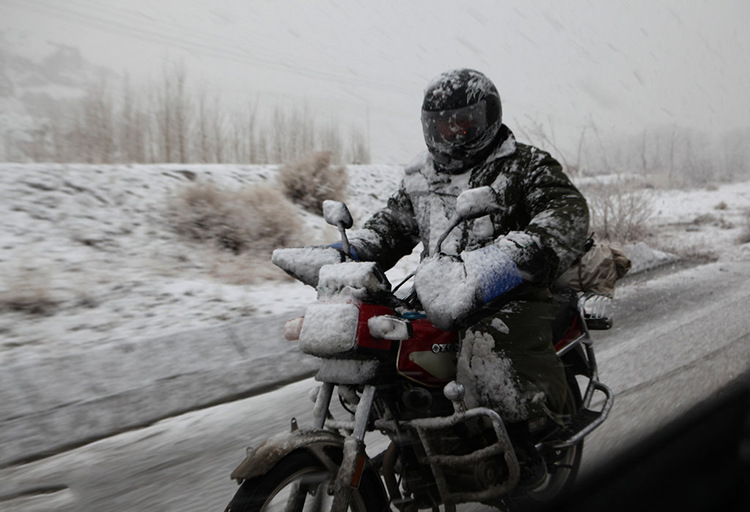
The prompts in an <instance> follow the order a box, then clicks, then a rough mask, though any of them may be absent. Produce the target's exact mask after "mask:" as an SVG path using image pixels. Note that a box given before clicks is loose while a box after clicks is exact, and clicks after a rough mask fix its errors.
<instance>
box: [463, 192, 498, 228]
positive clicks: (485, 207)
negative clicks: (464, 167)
mask: <svg viewBox="0 0 750 512" xmlns="http://www.w3.org/2000/svg"><path fill="white" fill-rule="evenodd" d="M498 211H500V204H499V202H498V200H497V194H496V193H495V191H494V190H492V188H491V187H488V186H485V187H478V188H472V189H470V190H466V191H464V192H461V194H460V195H459V196H458V198H457V199H456V214H457V215H458V217H459V218H460V219H461V220H467V219H476V218H478V217H484V216H485V215H489V214H490V213H495V212H498Z"/></svg>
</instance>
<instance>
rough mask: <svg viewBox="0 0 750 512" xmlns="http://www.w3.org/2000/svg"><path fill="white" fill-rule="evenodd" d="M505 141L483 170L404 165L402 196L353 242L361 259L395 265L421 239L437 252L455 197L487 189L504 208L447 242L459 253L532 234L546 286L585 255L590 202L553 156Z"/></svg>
mask: <svg viewBox="0 0 750 512" xmlns="http://www.w3.org/2000/svg"><path fill="white" fill-rule="evenodd" d="M505 134H506V136H505V137H504V138H503V139H502V142H501V143H500V144H498V147H497V149H496V150H495V151H494V152H493V153H492V154H491V155H490V156H489V157H488V158H487V159H486V160H485V161H484V162H483V163H482V164H480V165H478V166H476V167H474V168H472V169H470V170H468V171H466V172H464V173H461V174H450V173H441V172H437V171H436V170H435V168H434V166H433V165H432V160H431V158H430V156H429V154H428V153H426V152H425V153H424V154H422V155H420V157H419V158H418V159H416V160H415V161H414V162H413V163H412V164H410V165H409V166H407V167H406V169H405V172H404V177H403V180H402V182H401V185H400V187H399V189H398V191H397V192H396V193H395V194H393V196H391V197H390V199H389V200H388V203H387V205H386V206H385V208H383V209H381V210H380V211H378V212H376V213H375V214H374V215H373V216H372V217H371V218H370V219H369V220H368V221H367V222H366V223H365V225H364V226H363V228H362V229H361V230H358V231H354V232H352V234H351V236H350V239H351V241H352V243H353V245H354V246H355V247H357V249H358V251H359V253H360V256H361V257H362V258H363V259H367V260H372V261H378V262H380V263H381V264H382V265H383V266H384V268H386V269H388V268H390V267H392V266H393V265H394V264H395V263H396V262H397V261H398V260H399V259H401V257H403V256H405V255H407V254H409V253H411V251H412V250H413V248H414V247H415V246H416V245H417V244H418V243H419V242H422V243H423V245H424V247H426V248H429V251H432V250H433V249H434V247H435V244H436V241H437V239H438V238H439V237H440V235H441V234H442V233H443V232H444V231H445V229H446V227H447V226H448V225H449V223H450V220H451V219H452V218H453V216H454V214H455V207H456V198H457V197H458V195H459V194H460V193H461V192H463V191H464V190H467V189H469V188H474V187H481V186H485V185H488V186H490V187H492V188H493V189H494V190H495V192H496V194H497V197H498V199H499V201H500V203H501V206H502V208H501V211H500V212H499V213H494V214H492V215H489V216H486V217H482V218H479V219H476V220H473V221H468V222H465V223H462V224H461V225H460V226H459V227H458V228H456V229H454V230H453V231H452V232H451V235H450V236H449V237H448V238H447V239H446V240H445V241H444V242H443V245H442V252H444V253H447V254H455V255H458V254H460V253H461V252H462V251H464V250H472V249H477V248H479V247H483V246H486V245H488V244H491V243H495V242H496V241H498V240H499V239H501V238H503V237H504V236H505V235H508V234H509V233H511V232H523V233H525V234H526V235H529V236H531V237H532V238H533V239H534V240H535V241H536V242H537V243H538V244H539V246H540V247H541V251H542V252H543V254H544V259H545V261H546V264H547V269H546V275H544V276H540V281H541V282H543V283H544V284H549V283H551V282H552V281H554V279H555V278H556V277H557V276H558V275H560V274H561V273H562V272H564V271H565V270H566V269H567V268H568V267H569V266H570V264H571V263H572V262H573V260H574V259H575V258H576V257H577V256H578V255H579V254H580V252H581V249H582V248H583V245H584V243H585V240H586V237H587V232H588V219H589V217H588V207H587V205H586V200H585V199H584V197H583V196H582V195H581V193H580V192H579V191H578V189H576V187H575V186H574V185H573V184H572V183H571V181H570V180H569V179H568V177H567V176H566V175H565V174H564V173H563V171H562V167H561V166H560V164H559V163H558V162H557V161H556V160H555V159H554V158H552V156H550V154H549V153H547V152H545V151H542V150H540V149H537V148H535V147H533V146H529V145H526V144H520V143H517V142H516V140H515V137H514V136H513V134H512V133H511V132H510V130H508V129H507V128H505Z"/></svg>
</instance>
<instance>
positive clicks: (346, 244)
mask: <svg viewBox="0 0 750 512" xmlns="http://www.w3.org/2000/svg"><path fill="white" fill-rule="evenodd" d="M338 227H339V233H341V247H342V248H343V249H344V253H345V254H346V255H347V256H352V254H351V252H350V246H349V238H347V236H346V228H345V227H344V225H343V224H339V226H338Z"/></svg>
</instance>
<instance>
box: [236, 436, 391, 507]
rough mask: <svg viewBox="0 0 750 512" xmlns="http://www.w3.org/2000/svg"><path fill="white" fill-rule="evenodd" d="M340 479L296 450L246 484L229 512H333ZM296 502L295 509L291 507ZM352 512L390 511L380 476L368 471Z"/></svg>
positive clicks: (241, 488)
mask: <svg viewBox="0 0 750 512" xmlns="http://www.w3.org/2000/svg"><path fill="white" fill-rule="evenodd" d="M335 478H336V475H335V474H332V473H331V472H329V471H327V470H326V469H325V467H324V466H323V464H322V463H321V462H320V461H319V460H318V459H317V458H316V457H315V456H314V455H312V454H311V453H309V452H306V451H296V452H292V453H290V454H289V455H287V456H285V457H284V458H283V459H281V460H280V461H279V462H278V464H276V465H275V466H274V467H273V469H272V470H271V471H269V472H268V473H266V474H265V475H263V476H260V477H257V478H252V479H250V480H245V481H244V482H242V485H241V486H240V488H239V490H238V491H237V493H236V494H235V495H234V497H233V498H232V501H231V502H230V503H229V505H227V508H226V509H225V512H274V511H276V510H279V511H284V510H295V511H299V512H302V511H304V510H311V511H313V510H314V511H319V510H328V509H330V507H331V505H330V501H331V495H330V494H329V486H330V485H332V482H333V480H334V479H335ZM291 502H294V506H293V507H289V508H287V504H288V503H291ZM349 510H351V511H353V512H375V511H377V512H382V511H383V510H388V500H387V497H386V496H385V495H384V493H383V488H382V485H381V483H380V479H379V476H378V475H377V474H376V473H375V471H374V470H372V469H371V468H368V469H366V470H365V473H364V474H363V476H362V481H361V482H360V485H359V488H358V489H355V490H354V492H352V498H351V501H350V504H349Z"/></svg>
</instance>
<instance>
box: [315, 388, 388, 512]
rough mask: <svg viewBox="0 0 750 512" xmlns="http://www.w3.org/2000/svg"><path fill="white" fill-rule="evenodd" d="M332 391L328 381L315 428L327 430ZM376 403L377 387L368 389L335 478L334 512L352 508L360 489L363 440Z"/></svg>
mask: <svg viewBox="0 0 750 512" xmlns="http://www.w3.org/2000/svg"><path fill="white" fill-rule="evenodd" d="M333 388H334V385H333V384H331V383H330V382H326V383H324V384H323V385H322V386H321V387H320V390H319V391H318V396H317V398H316V400H315V407H314V409H313V425H314V427H315V428H316V429H322V428H324V427H325V424H326V419H327V418H328V409H329V407H330V404H331V398H332V396H333ZM374 400H375V386H369V385H368V386H365V388H364V390H363V392H362V396H361V398H360V401H359V403H358V404H357V410H356V411H355V413H354V423H353V429H352V434H351V435H349V436H347V438H346V439H345V440H344V457H343V460H342V461H341V466H340V467H339V471H338V474H337V475H336V484H335V487H334V491H335V492H334V496H333V505H332V506H331V512H345V511H346V510H347V508H348V507H349V500H350V499H351V495H352V491H353V490H354V489H356V488H358V487H359V483H360V481H361V478H362V473H363V471H364V469H365V463H366V461H367V455H366V454H365V443H364V438H365V434H366V433H367V425H368V423H369V422H370V412H371V411H372V404H373V401H374Z"/></svg>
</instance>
